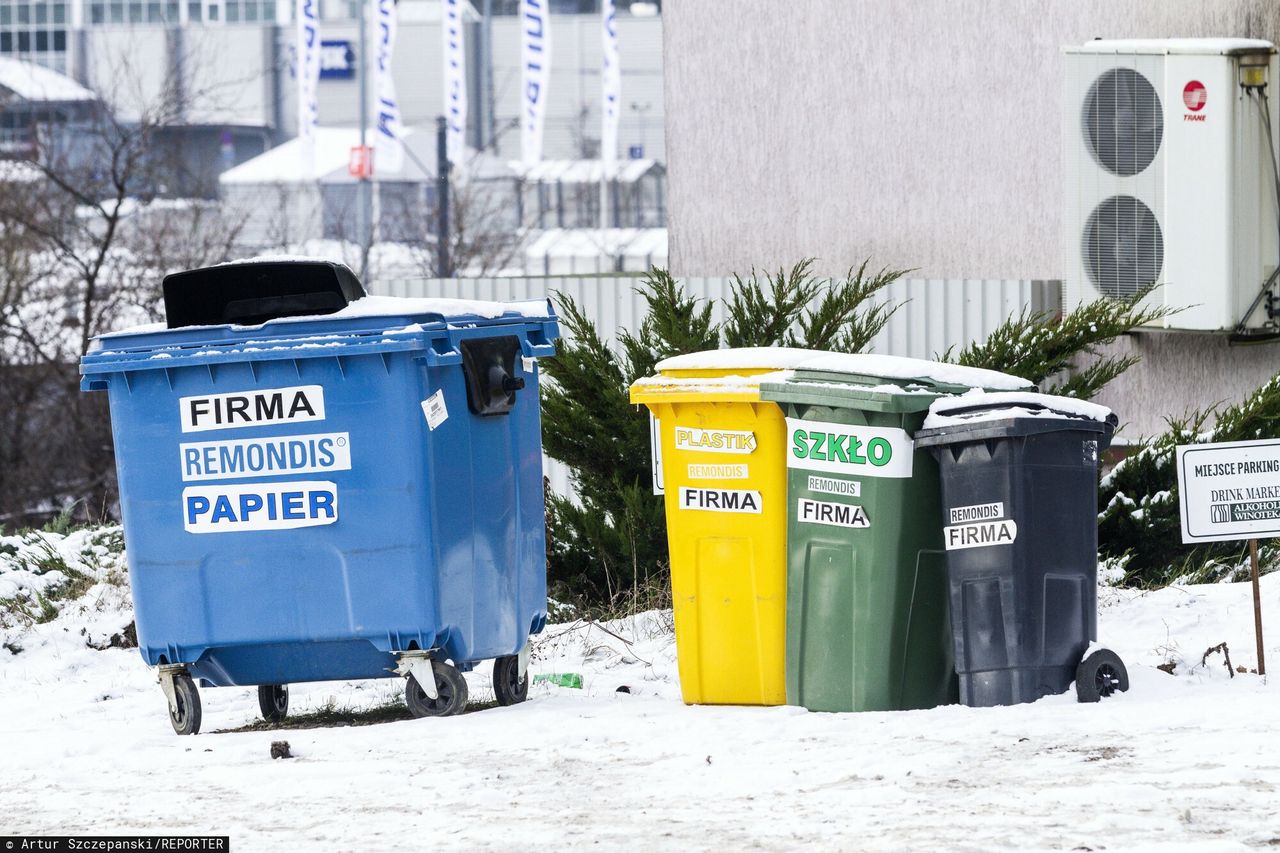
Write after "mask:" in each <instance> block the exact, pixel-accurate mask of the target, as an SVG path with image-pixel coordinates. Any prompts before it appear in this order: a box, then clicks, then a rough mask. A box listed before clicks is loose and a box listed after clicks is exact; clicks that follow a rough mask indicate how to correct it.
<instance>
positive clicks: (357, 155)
mask: <svg viewBox="0 0 1280 853" xmlns="http://www.w3.org/2000/svg"><path fill="white" fill-rule="evenodd" d="M347 171H348V172H349V173H350V174H351V177H353V178H371V177H373V146H371V145H352V146H351V157H350V158H349V159H348V160H347Z"/></svg>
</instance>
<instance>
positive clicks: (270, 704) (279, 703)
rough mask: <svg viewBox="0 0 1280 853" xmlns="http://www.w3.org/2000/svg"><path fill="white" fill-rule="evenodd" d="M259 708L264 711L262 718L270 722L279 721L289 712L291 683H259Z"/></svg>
mask: <svg viewBox="0 0 1280 853" xmlns="http://www.w3.org/2000/svg"><path fill="white" fill-rule="evenodd" d="M258 708H259V709H261V711H262V719H264V720H266V721H267V722H268V723H278V722H280V721H281V720H283V719H284V718H285V716H286V715H287V714H288V713H289V685H287V684H260V685H258Z"/></svg>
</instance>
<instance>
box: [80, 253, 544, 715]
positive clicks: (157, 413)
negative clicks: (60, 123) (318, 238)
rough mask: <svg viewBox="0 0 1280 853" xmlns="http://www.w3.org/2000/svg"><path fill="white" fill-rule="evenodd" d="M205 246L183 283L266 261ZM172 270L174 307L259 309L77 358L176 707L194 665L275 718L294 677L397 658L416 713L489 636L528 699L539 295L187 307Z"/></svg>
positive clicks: (118, 341) (376, 671)
mask: <svg viewBox="0 0 1280 853" xmlns="http://www.w3.org/2000/svg"><path fill="white" fill-rule="evenodd" d="M277 266H280V265H277ZM326 266H331V265H326ZM216 269H218V270H220V271H222V272H219V273H218V274H217V275H215V276H214V277H213V279H212V283H211V281H210V280H200V279H199V278H198V277H197V279H193V280H192V281H189V282H186V283H187V284H191V283H192V282H194V283H195V284H197V285H199V287H198V290H199V292H200V293H204V294H207V293H208V292H209V291H210V290H211V289H213V290H216V289H217V286H218V282H219V281H220V280H221V281H222V283H223V284H224V285H225V284H226V283H227V282H231V283H235V282H241V283H243V281H244V279H245V277H246V276H250V275H251V274H259V273H261V272H262V270H261V269H259V268H256V267H253V266H252V265H242V266H241V267H240V268H234V267H230V268H228V267H220V268H216ZM228 269H229V270H230V271H229V272H228V271H227V270H228ZM308 270H309V272H308ZM197 272H207V271H197ZM304 272H307V273H308V274H310V273H315V272H316V267H315V266H314V265H313V266H312V267H310V268H307V266H306V265H298V266H296V267H292V268H290V267H287V266H286V267H284V268H282V269H279V270H277V271H276V273H275V275H276V277H277V278H280V279H282V280H285V281H289V280H295V279H297V278H299V277H301V276H302V275H303V273H304ZM319 272H320V274H322V275H323V274H325V273H324V270H323V269H320V271H319ZM183 275H187V276H188V278H190V274H183ZM329 275H332V273H329ZM345 275H346V276H348V277H349V276H350V273H349V272H346V273H345ZM169 278H170V279H177V280H178V281H177V284H178V285H182V284H183V283H184V282H183V281H182V280H181V278H180V277H179V276H170V277H169ZM339 278H342V276H339ZM206 279H207V277H206ZM346 284H348V283H347V282H345V281H344V286H345V285H346ZM169 285H170V282H169V281H168V280H166V303H167V305H168V308H169V314H170V316H171V317H173V316H175V315H182V316H183V317H184V319H185V322H189V323H200V322H201V318H204V319H205V320H210V319H213V320H219V319H226V318H227V317H230V316H237V317H250V318H252V319H253V320H254V321H261V322H258V324H257V325H253V326H245V325H236V324H234V323H227V322H221V323H216V322H215V323H211V324H206V325H188V326H182V327H179V328H169V329H143V330H136V331H130V332H123V333H118V334H112V335H106V336H103V337H102V338H100V339H99V340H98V341H97V343H96V347H95V350H94V351H93V352H91V353H90V354H89V355H87V356H85V357H84V359H83V361H82V363H81V373H82V387H83V389H84V390H90V391H92V390H106V391H107V392H108V395H109V400H110V409H111V419H112V432H113V435H114V441H115V451H116V466H117V471H118V474H119V485H120V507H121V513H122V516H123V522H124V531H125V541H126V543H127V546H128V555H129V567H130V576H131V581H132V587H133V598H134V604H135V608H136V620H137V623H136V626H137V634H138V645H139V649H140V651H141V653H142V656H143V658H144V659H145V660H146V662H147V663H148V664H149V665H151V666H156V667H159V671H160V681H161V686H162V688H163V689H164V691H165V694H166V697H167V699H168V703H169V710H170V715H171V722H173V724H174V728H175V729H176V730H178V731H179V732H180V733H184V734H185V733H193V732H194V731H197V730H198V728H199V710H200V706H199V696H198V694H197V693H196V690H195V686H194V683H193V679H194V680H198V681H199V682H200V683H201V685H202V686H226V685H259V700H260V703H261V707H262V710H263V713H264V715H265V716H267V717H268V718H269V719H276V718H279V717H281V716H283V715H284V713H285V711H286V709H287V688H286V685H288V684H289V683H291V682H294V683H296V682H306V681H321V680H334V679H355V678H379V677H389V676H393V675H396V674H399V675H402V676H406V677H407V679H408V685H407V692H406V695H407V698H408V702H409V706H410V709H411V710H412V711H413V712H414V714H415V715H416V716H427V715H437V714H448V713H456V712H457V711H459V710H461V708H462V707H463V706H464V705H465V703H466V682H465V680H464V679H463V678H462V676H461V672H462V671H467V670H469V669H471V668H472V667H473V666H474V665H475V664H476V663H477V662H479V661H483V660H487V659H491V658H493V659H497V662H496V664H495V672H494V682H495V691H496V692H497V693H498V698H499V700H500V701H502V702H503V703H504V704H508V703H510V702H511V701H520V700H521V699H523V698H524V695H525V691H527V678H526V677H525V666H524V664H525V661H526V660H527V656H526V655H524V654H522V651H523V650H525V649H526V644H527V641H528V638H529V635H530V634H532V633H537V632H539V631H541V630H542V628H543V625H544V624H545V621H546V564H545V549H544V536H545V530H544V516H543V486H542V465H541V433H540V422H539V406H538V368H537V362H536V357H537V356H541V355H551V354H553V353H554V343H553V341H554V339H555V338H556V337H557V335H558V327H557V324H556V319H555V316H554V313H553V312H552V310H551V308H550V306H549V304H548V303H546V302H533V303H513V304H500V303H492V302H469V301H458V300H421V299H397V298H391V297H373V296H363V297H361V293H362V291H356V292H350V293H346V294H341V295H339V296H338V297H335V299H336V301H332V302H331V303H326V302H324V300H319V301H317V300H316V299H314V298H311V297H310V296H307V297H306V298H298V297H297V294H290V293H285V294H283V295H280V294H277V295H275V296H269V297H267V298H261V299H259V298H256V297H255V298H253V299H250V300H248V301H249V302H250V303H252V304H251V305H250V306H249V307H248V308H245V304H246V299H244V298H239V297H242V294H240V295H237V294H232V295H233V296H237V297H238V298H236V299H229V300H223V303H220V304H218V305H217V306H215V307H213V308H208V309H207V310H204V309H200V306H197V310H195V311H194V313H193V312H192V311H191V310H186V311H184V310H182V306H183V305H184V301H183V300H182V299H181V298H180V296H179V295H178V291H177V289H176V286H175V288H170V286H169ZM355 287H356V288H359V285H358V283H356V285H355ZM242 289H243V288H242ZM295 289H297V288H295ZM303 289H305V288H303ZM348 289H349V288H348ZM171 290H173V291H174V292H173V293H171ZM267 292H268V294H270V288H269V287H268V289H267ZM171 296H172V297H173V298H171ZM328 298H329V297H326V299H328ZM191 303H192V300H190V299H188V300H186V302H185V307H186V308H187V309H190V308H191ZM322 303H323V304H322ZM231 304H238V305H239V306H240V307H239V309H235V310H231V309H228V305H231ZM343 306H345V307H343ZM206 308H207V306H206ZM202 310H203V313H201V311H202ZM308 310H313V311H314V312H315V313H312V314H307V313H306V312H307V311H308ZM237 312H238V313H237ZM272 314H276V315H284V316H275V317H274V318H273V319H266V320H263V317H264V316H268V315H272ZM289 314H303V315H304V316H287V315H289ZM449 661H451V662H452V664H453V665H452V666H450V665H449V663H448V662H449Z"/></svg>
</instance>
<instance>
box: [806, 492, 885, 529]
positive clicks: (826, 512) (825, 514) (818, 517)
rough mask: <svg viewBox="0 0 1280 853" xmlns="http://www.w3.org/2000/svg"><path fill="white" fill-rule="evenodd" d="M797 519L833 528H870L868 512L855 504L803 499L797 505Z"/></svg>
mask: <svg viewBox="0 0 1280 853" xmlns="http://www.w3.org/2000/svg"><path fill="white" fill-rule="evenodd" d="M796 519H797V520H798V521H807V522H808V523H810V524H829V525H831V526H832V527H870V526H871V520H870V519H869V518H867V512H866V510H864V509H863V508H862V507H860V506H854V505H853V504H841V503H830V502H828V501H813V500H809V499H808V498H801V499H800V502H799V503H797V504H796Z"/></svg>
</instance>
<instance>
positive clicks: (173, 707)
mask: <svg viewBox="0 0 1280 853" xmlns="http://www.w3.org/2000/svg"><path fill="white" fill-rule="evenodd" d="M186 671H187V668H186V667H185V666H183V665H182V664H180V663H169V664H161V665H160V667H159V669H158V671H157V673H156V677H157V680H158V681H159V682H160V689H161V690H162V691H164V698H165V699H167V700H168V701H169V713H170V714H172V715H173V716H175V717H176V716H178V713H179V711H178V691H177V688H175V687H174V686H173V677H174V676H175V675H181V674H183V673H184V672H186Z"/></svg>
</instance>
